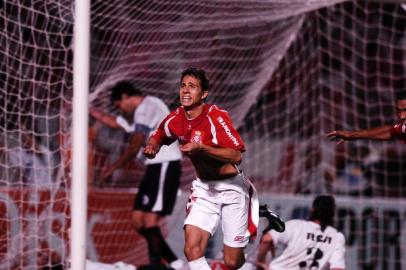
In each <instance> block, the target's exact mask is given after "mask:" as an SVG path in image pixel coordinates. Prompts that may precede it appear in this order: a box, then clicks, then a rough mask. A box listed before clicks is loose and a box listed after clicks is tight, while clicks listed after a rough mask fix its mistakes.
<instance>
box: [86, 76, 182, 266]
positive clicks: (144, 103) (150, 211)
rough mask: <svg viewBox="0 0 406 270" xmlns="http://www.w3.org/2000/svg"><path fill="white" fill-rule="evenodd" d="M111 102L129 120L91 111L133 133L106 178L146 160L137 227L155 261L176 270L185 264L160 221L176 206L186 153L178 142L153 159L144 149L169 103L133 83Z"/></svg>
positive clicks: (137, 203) (122, 84)
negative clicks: (139, 88) (184, 154)
mask: <svg viewBox="0 0 406 270" xmlns="http://www.w3.org/2000/svg"><path fill="white" fill-rule="evenodd" d="M111 101H112V102H113V104H114V105H115V106H116V107H117V108H118V109H119V110H120V112H121V114H122V115H132V116H133V117H132V118H133V119H131V120H130V121H128V120H127V119H126V118H124V117H123V116H121V115H119V116H117V117H116V116H113V115H109V114H107V113H103V112H100V111H98V110H96V109H94V108H91V109H90V114H91V115H92V116H93V117H94V118H95V119H97V120H99V121H101V122H102V123H104V124H106V125H107V126H109V127H111V128H122V129H124V130H125V131H126V132H127V133H129V134H131V136H130V142H129V146H128V147H127V148H126V149H125V150H124V151H123V153H122V154H121V155H120V157H119V158H118V159H117V160H116V161H115V162H113V163H112V164H110V165H109V166H108V167H106V168H105V169H104V170H103V173H102V176H101V178H102V181H105V180H106V179H108V178H110V177H111V176H112V174H113V172H114V171H115V170H117V169H118V168H120V167H122V166H123V165H124V164H125V163H127V162H128V161H129V160H131V159H133V158H134V157H135V156H138V158H140V159H142V160H143V162H144V164H145V165H146V172H145V175H144V177H143V179H142V180H141V183H140V186H139V190H138V193H137V196H136V199H135V202H134V208H133V212H132V218H133V224H134V227H135V229H136V230H137V231H138V233H140V234H141V235H142V236H144V237H145V239H146V240H147V243H148V251H149V257H150V258H149V259H150V262H151V264H160V263H161V262H162V261H165V262H167V263H168V266H170V267H171V268H173V269H179V268H182V267H183V261H181V260H179V259H178V258H177V257H176V255H175V254H174V253H173V252H172V250H171V249H170V247H169V246H168V245H167V243H166V241H165V239H164V238H163V236H162V234H161V231H160V228H159V224H160V220H161V218H163V217H164V216H166V215H170V214H171V213H172V210H173V208H174V205H175V201H176V196H177V191H178V187H179V181H180V176H181V165H180V159H181V157H182V154H181V152H180V150H179V145H178V143H174V144H172V145H170V146H163V147H162V149H161V151H160V152H159V153H158V154H157V155H156V157H155V158H153V159H144V158H143V155H142V152H143V149H141V148H143V147H144V146H145V142H146V139H147V138H148V137H149V136H150V135H151V134H152V132H153V131H154V130H155V129H156V128H157V127H158V125H159V124H160V123H161V121H162V120H163V119H164V118H165V116H166V115H167V114H168V113H169V109H168V107H167V106H166V105H165V103H164V102H163V101H162V100H160V99H159V98H157V97H153V96H144V95H142V93H141V92H140V91H139V90H138V89H137V88H136V87H135V86H134V85H133V84H132V83H130V82H128V81H122V82H119V83H117V84H116V85H115V86H114V87H113V88H112V92H111Z"/></svg>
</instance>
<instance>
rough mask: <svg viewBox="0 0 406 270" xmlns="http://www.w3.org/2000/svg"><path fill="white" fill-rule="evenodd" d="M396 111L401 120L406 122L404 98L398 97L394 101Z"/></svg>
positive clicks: (405, 102) (405, 101)
mask: <svg viewBox="0 0 406 270" xmlns="http://www.w3.org/2000/svg"><path fill="white" fill-rule="evenodd" d="M396 112H397V114H398V117H399V119H400V120H401V121H402V122H406V99H399V100H398V101H397V102H396Z"/></svg>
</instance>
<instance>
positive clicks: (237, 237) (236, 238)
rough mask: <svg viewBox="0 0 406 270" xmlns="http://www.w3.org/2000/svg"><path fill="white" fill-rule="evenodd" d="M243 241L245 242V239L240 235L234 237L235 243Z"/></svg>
mask: <svg viewBox="0 0 406 270" xmlns="http://www.w3.org/2000/svg"><path fill="white" fill-rule="evenodd" d="M244 240H245V237H244V236H242V235H237V236H236V237H234V241H235V242H239V243H242V242H244Z"/></svg>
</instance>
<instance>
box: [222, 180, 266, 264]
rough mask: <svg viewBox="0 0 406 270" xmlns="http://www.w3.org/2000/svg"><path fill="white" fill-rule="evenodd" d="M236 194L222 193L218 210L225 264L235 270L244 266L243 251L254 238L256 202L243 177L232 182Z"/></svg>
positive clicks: (256, 218)
mask: <svg viewBox="0 0 406 270" xmlns="http://www.w3.org/2000/svg"><path fill="white" fill-rule="evenodd" d="M234 185H236V187H235V190H226V191H225V192H224V193H223V207H222V210H221V217H222V229H223V235H224V263H225V264H226V265H227V267H229V268H230V269H238V268H240V267H241V266H242V265H243V264H244V262H245V256H244V248H245V247H246V246H247V245H248V243H249V242H250V240H253V239H254V237H255V236H256V234H257V225H258V219H259V216H258V208H259V207H258V198H257V194H256V191H255V189H254V187H253V186H252V185H251V183H250V182H249V181H248V180H246V179H245V178H244V177H243V176H242V175H240V176H237V178H236V179H234Z"/></svg>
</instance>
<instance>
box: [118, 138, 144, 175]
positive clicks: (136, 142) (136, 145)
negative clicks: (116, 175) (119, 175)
mask: <svg viewBox="0 0 406 270" xmlns="http://www.w3.org/2000/svg"><path fill="white" fill-rule="evenodd" d="M144 140H145V135H144V134H134V135H133V136H131V138H130V145H129V146H128V147H127V148H126V149H125V150H124V152H123V153H122V154H121V155H120V157H119V158H118V159H117V160H116V161H115V162H114V163H113V165H112V166H113V167H114V168H116V169H117V168H120V167H122V166H124V165H125V164H126V163H127V162H128V161H129V160H131V159H132V158H134V156H135V155H136V154H137V153H138V151H139V149H140V148H141V145H142V144H143V143H144Z"/></svg>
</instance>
